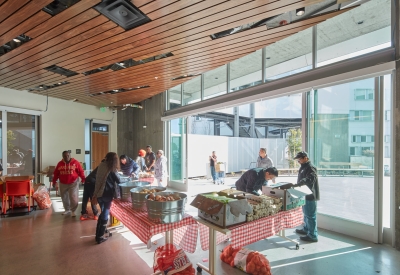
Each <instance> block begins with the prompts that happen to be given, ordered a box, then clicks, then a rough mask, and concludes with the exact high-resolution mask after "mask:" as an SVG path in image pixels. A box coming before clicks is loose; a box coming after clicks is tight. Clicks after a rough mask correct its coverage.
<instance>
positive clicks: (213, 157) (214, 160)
mask: <svg viewBox="0 0 400 275" xmlns="http://www.w3.org/2000/svg"><path fill="white" fill-rule="evenodd" d="M209 159H210V170H211V176H212V179H213V183H214V184H215V181H216V180H217V173H216V171H215V165H216V164H217V155H216V154H215V151H212V153H211V156H210V157H209Z"/></svg>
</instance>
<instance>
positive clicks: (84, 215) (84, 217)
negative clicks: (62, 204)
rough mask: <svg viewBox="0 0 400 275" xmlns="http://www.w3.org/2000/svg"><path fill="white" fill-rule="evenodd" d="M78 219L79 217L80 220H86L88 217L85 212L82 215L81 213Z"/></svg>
mask: <svg viewBox="0 0 400 275" xmlns="http://www.w3.org/2000/svg"><path fill="white" fill-rule="evenodd" d="M79 219H80V220H81V221H86V220H88V219H89V217H88V215H87V214H83V215H81V217H80V218H79Z"/></svg>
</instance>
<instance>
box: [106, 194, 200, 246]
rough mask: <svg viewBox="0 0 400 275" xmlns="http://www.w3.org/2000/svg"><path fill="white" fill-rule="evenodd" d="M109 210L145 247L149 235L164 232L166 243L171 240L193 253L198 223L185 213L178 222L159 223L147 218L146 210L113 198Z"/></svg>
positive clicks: (148, 242) (149, 241)
mask: <svg viewBox="0 0 400 275" xmlns="http://www.w3.org/2000/svg"><path fill="white" fill-rule="evenodd" d="M110 212H111V214H112V215H113V216H115V217H116V218H117V219H118V220H120V221H121V222H122V223H123V224H124V225H125V226H126V227H127V228H128V229H129V230H131V231H132V232H133V234H135V235H136V236H137V237H138V238H139V239H140V240H141V241H142V242H143V243H145V244H147V247H148V248H150V247H151V237H152V236H154V235H156V234H159V233H166V243H169V242H171V243H172V242H173V243H174V244H175V245H176V246H179V247H180V248H182V249H183V250H184V251H186V252H189V253H194V252H195V251H196V245H197V235H198V227H199V225H198V223H197V221H196V220H195V219H194V218H193V217H192V216H190V215H188V214H185V216H184V218H183V219H182V220H181V221H180V222H175V223H168V224H159V223H154V222H152V221H151V220H149V219H148V216H147V212H144V211H138V210H134V209H133V208H132V203H130V202H123V201H120V200H113V203H112V204H111V209H110Z"/></svg>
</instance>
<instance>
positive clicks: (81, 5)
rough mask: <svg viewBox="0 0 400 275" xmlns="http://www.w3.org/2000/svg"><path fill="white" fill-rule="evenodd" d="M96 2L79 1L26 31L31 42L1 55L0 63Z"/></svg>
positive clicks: (90, 0) (94, 0) (96, 1)
mask: <svg viewBox="0 0 400 275" xmlns="http://www.w3.org/2000/svg"><path fill="white" fill-rule="evenodd" d="M98 2H99V0H85V1H80V2H78V3H76V4H75V5H73V6H72V7H70V8H69V9H67V10H65V11H64V12H61V13H59V14H57V15H55V16H53V17H52V18H50V19H49V20H47V21H46V22H43V23H42V24H40V25H38V26H37V27H35V28H34V29H32V30H30V31H28V32H27V33H25V34H26V35H27V36H29V37H31V38H33V39H32V41H30V43H26V44H24V45H22V46H21V47H19V48H17V49H15V50H13V51H11V52H9V53H7V54H5V55H3V56H0V63H3V62H4V61H6V60H9V59H11V58H13V57H15V56H17V55H19V54H21V53H22V52H24V51H25V50H28V49H30V48H29V47H28V46H27V45H29V44H31V43H32V42H34V40H35V39H36V38H37V37H39V36H41V35H43V34H44V33H47V32H49V31H50V30H51V29H55V28H60V26H62V25H63V23H64V22H66V21H68V20H70V19H71V18H73V17H74V16H77V15H78V14H79V13H82V12H84V11H85V10H87V9H90V8H91V7H92V6H94V5H95V4H96V3H98ZM53 32H54V31H53ZM24 46H25V47H24ZM21 48H22V49H21Z"/></svg>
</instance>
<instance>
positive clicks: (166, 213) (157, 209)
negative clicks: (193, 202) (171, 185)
mask: <svg viewBox="0 0 400 275" xmlns="http://www.w3.org/2000/svg"><path fill="white" fill-rule="evenodd" d="M154 195H160V196H169V195H178V196H179V197H180V198H181V199H180V200H176V201H151V200H148V199H147V198H148V196H149V195H147V196H146V206H147V213H148V217H149V219H150V220H152V221H154V222H157V223H173V222H179V221H181V220H182V219H183V216H184V215H185V204H186V200H187V196H186V194H184V193H178V192H158V193H155V194H154Z"/></svg>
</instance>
